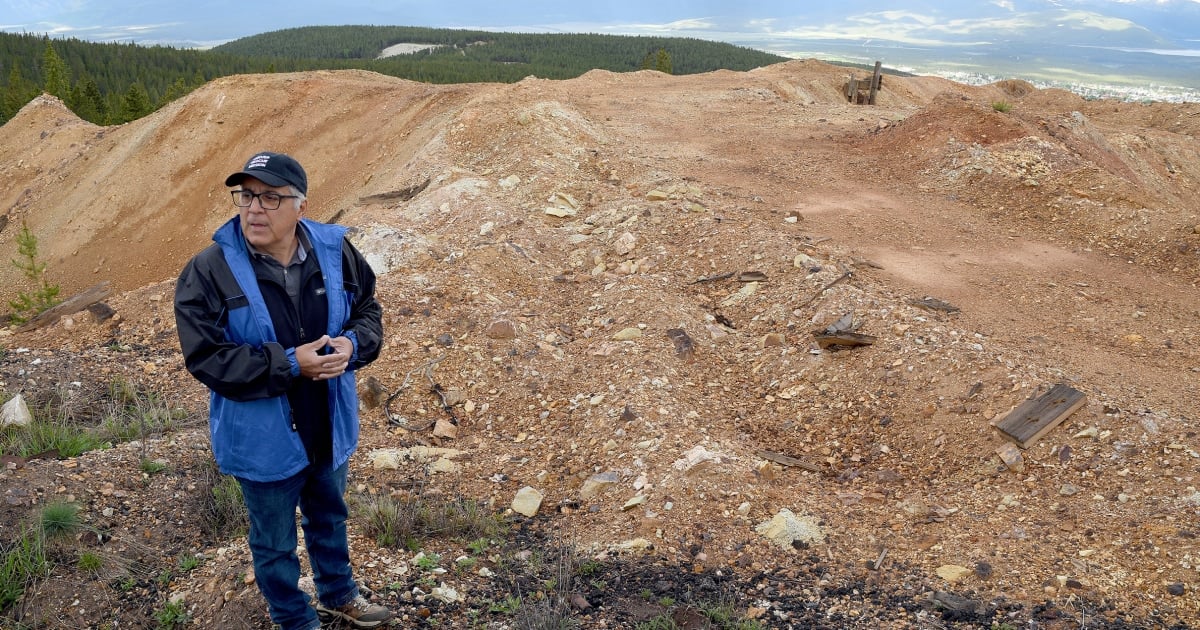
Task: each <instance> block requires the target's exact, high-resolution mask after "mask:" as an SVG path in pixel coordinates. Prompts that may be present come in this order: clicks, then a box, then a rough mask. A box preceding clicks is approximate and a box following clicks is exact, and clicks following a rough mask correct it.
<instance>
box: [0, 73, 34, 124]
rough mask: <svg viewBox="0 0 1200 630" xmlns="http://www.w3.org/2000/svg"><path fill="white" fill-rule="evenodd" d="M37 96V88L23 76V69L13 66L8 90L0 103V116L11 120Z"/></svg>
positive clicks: (9, 74) (9, 76) (9, 75)
mask: <svg viewBox="0 0 1200 630" xmlns="http://www.w3.org/2000/svg"><path fill="white" fill-rule="evenodd" d="M35 96H37V87H36V86H35V85H33V84H32V83H30V82H29V81H26V80H25V77H23V76H21V67H20V66H18V65H17V64H13V67H12V70H10V71H9V72H8V89H7V90H5V92H4V100H3V102H0V116H3V117H4V120H6V121H7V120H9V119H11V118H12V117H13V116H16V115H17V112H19V111H21V108H22V107H25V104H26V103H28V102H29V101H32V100H33V97H35Z"/></svg>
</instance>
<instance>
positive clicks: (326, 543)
mask: <svg viewBox="0 0 1200 630" xmlns="http://www.w3.org/2000/svg"><path fill="white" fill-rule="evenodd" d="M347 466H348V464H343V465H342V466H341V467H340V468H338V469H337V470H332V469H330V468H329V466H328V465H322V466H309V467H308V468H305V469H304V470H302V471H300V473H299V474H297V475H295V476H293V477H289V478H287V479H284V480H282V481H271V482H266V483H262V482H257V481H249V480H246V479H240V478H239V479H238V483H240V484H241V486H242V496H243V497H244V498H245V500H246V509H247V511H248V512H249V513H250V552H251V553H252V554H253V555H254V576H255V581H256V582H257V583H258V589H259V590H260V591H261V592H262V594H263V597H264V598H266V600H267V606H268V608H269V609H270V611H271V621H273V622H275V623H276V624H279V626H280V628H282V630H311V629H313V628H319V627H320V626H321V623H320V621H319V620H318V619H317V612H316V610H314V609H313V608H312V607H311V606H309V604H308V600H309V598H308V595H307V594H305V593H304V591H301V590H300V588H299V587H298V586H297V583H298V582H299V581H300V559H299V558H297V557H296V545H297V541H296V506H299V507H300V514H301V519H300V526H301V527H303V528H304V542H305V546H306V547H307V548H308V559H309V561H310V562H311V563H312V568H313V580H314V582H316V585H317V598H318V599H319V600H320V601H321V603H322V604H323V605H324V606H325V607H327V608H337V607H338V606H342V605H343V604H346V603H347V602H349V601H350V600H352V599H354V598H355V597H358V585H357V584H355V583H354V578H353V577H352V576H351V574H350V548H349V545H348V543H347V541H346V517H347V516H348V515H349V510H348V509H347V507H346V501H345V499H344V498H343V495H344V494H345V492H346V469H347Z"/></svg>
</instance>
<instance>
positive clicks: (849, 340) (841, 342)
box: [813, 330, 875, 349]
mask: <svg viewBox="0 0 1200 630" xmlns="http://www.w3.org/2000/svg"><path fill="white" fill-rule="evenodd" d="M813 338H814V339H816V341H817V345H818V346H820V347H821V349H825V348H832V347H834V346H837V347H845V348H852V347H854V346H869V345H871V344H873V343H875V337H874V336H872V335H863V334H859V333H854V332H847V331H839V332H833V333H831V332H826V331H824V330H817V331H813Z"/></svg>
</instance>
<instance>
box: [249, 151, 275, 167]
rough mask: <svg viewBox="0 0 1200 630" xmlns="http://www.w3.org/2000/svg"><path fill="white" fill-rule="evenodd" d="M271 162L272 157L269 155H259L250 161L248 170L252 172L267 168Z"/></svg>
mask: <svg viewBox="0 0 1200 630" xmlns="http://www.w3.org/2000/svg"><path fill="white" fill-rule="evenodd" d="M270 161H271V155H270V154H269V153H259V154H258V155H256V156H254V157H252V158H250V161H249V162H247V163H246V170H250V169H252V168H266V167H267V164H268V163H269V162H270Z"/></svg>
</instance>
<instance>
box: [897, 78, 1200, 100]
mask: <svg viewBox="0 0 1200 630" xmlns="http://www.w3.org/2000/svg"><path fill="white" fill-rule="evenodd" d="M918 74H923V73H918ZM932 74H933V75H934V76H939V77H942V78H944V79H949V80H951V81H955V82H958V83H964V84H966V85H987V84H989V83H995V82H997V81H1003V80H1005V79H1011V78H1014V77H1011V76H1000V75H992V74H975V73H968V72H939V73H932ZM1025 80H1027V81H1029V83H1031V84H1032V85H1033V86H1034V87H1037V88H1040V89H1045V88H1059V89H1062V90H1068V91H1071V92H1074V93H1076V94H1078V95H1080V96H1082V97H1083V98H1086V99H1089V100H1098V99H1113V100H1119V101H1129V102H1152V101H1159V102H1165V103H1198V102H1200V90H1195V89H1191V88H1185V87H1176V86H1160V85H1146V86H1135V85H1103V84H1098V83H1083V82H1067V81H1039V80H1033V79H1025Z"/></svg>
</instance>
